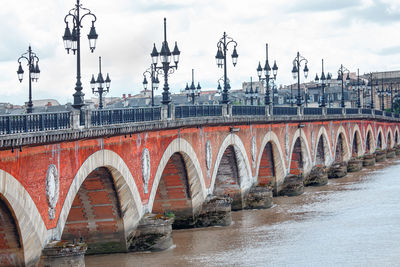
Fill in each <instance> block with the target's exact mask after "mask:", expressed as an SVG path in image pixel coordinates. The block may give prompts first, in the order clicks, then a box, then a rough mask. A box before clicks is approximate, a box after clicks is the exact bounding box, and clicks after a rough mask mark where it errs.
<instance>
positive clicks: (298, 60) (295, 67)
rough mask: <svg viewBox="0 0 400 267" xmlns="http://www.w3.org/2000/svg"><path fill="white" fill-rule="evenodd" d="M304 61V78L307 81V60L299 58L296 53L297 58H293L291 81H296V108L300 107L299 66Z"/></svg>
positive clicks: (298, 54)
mask: <svg viewBox="0 0 400 267" xmlns="http://www.w3.org/2000/svg"><path fill="white" fill-rule="evenodd" d="M303 61H304V70H303V72H304V77H305V78H306V79H307V77H308V67H307V63H308V60H307V59H306V58H305V57H303V56H301V55H300V53H299V52H297V56H296V57H295V58H294V60H293V69H292V75H293V79H294V80H296V79H297V106H299V107H300V106H301V105H302V104H301V92H300V66H301V62H303Z"/></svg>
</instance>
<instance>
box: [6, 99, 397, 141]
mask: <svg viewBox="0 0 400 267" xmlns="http://www.w3.org/2000/svg"><path fill="white" fill-rule="evenodd" d="M347 119H375V120H384V121H394V122H399V121H400V118H399V114H394V113H390V112H385V111H381V110H371V109H357V108H347V109H346V108H314V107H312V108H311V107H310V108H303V107H273V108H270V107H265V106H232V105H205V106H189V105H186V106H183V105H182V106H174V105H170V106H168V107H167V106H162V107H160V106H158V107H149V108H148V107H143V108H126V109H104V110H83V111H82V112H79V111H77V110H73V111H64V112H57V113H33V114H21V115H1V116H0V149H13V148H19V147H21V146H25V145H34V144H45V143H56V142H63V141H72V140H79V139H85V138H97V137H102V136H103V137H104V136H114V135H126V134H132V133H137V132H142V131H152V130H162V129H173V128H179V127H187V126H195V125H197V126H201V125H228V124H230V125H234V124H239V123H256V124H257V123H271V122H304V121H317V120H321V121H324V120H347Z"/></svg>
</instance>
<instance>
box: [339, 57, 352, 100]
mask: <svg viewBox="0 0 400 267" xmlns="http://www.w3.org/2000/svg"><path fill="white" fill-rule="evenodd" d="M345 73H347V77H346V85H347V84H349V82H350V71H349V70H348V69H347V68H346V67H344V66H343V65H342V64H341V65H340V68H339V70H338V78H337V79H338V81H340V80H341V81H342V97H341V100H340V106H341V107H342V108H344V107H346V105H345V103H344V79H343V77H344V74H345Z"/></svg>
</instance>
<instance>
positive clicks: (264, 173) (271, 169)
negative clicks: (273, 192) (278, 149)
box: [258, 142, 275, 185]
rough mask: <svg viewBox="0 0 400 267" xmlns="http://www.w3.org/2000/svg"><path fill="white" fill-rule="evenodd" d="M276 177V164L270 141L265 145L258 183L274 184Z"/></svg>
mask: <svg viewBox="0 0 400 267" xmlns="http://www.w3.org/2000/svg"><path fill="white" fill-rule="evenodd" d="M274 177H275V164H274V158H273V152H272V144H271V143H270V142H268V143H267V145H266V146H265V148H264V150H263V153H262V157H261V162H260V169H259V172H258V183H259V184H260V185H272V183H273V180H274Z"/></svg>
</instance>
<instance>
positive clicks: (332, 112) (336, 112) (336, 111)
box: [326, 108, 342, 115]
mask: <svg viewBox="0 0 400 267" xmlns="http://www.w3.org/2000/svg"><path fill="white" fill-rule="evenodd" d="M326 114H327V115H342V109H341V108H328V109H326Z"/></svg>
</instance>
